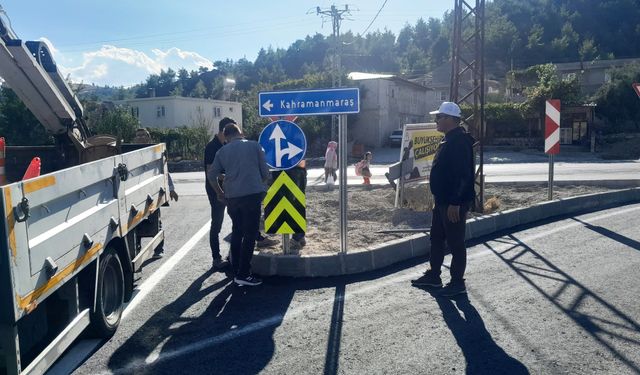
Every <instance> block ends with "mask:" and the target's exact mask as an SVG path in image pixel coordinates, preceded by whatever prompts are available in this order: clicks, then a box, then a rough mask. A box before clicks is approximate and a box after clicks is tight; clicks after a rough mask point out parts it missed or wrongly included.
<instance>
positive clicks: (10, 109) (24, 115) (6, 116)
mask: <svg viewBox="0 0 640 375" xmlns="http://www.w3.org/2000/svg"><path fill="white" fill-rule="evenodd" d="M0 137H4V138H5V141H6V142H7V144H8V145H20V146H37V145H48V144H52V143H53V137H51V135H49V134H47V132H46V130H45V128H44V127H43V126H42V125H41V124H40V122H39V121H38V120H37V119H36V117H35V116H34V115H33V114H32V113H31V111H30V110H29V109H28V108H27V107H26V106H25V105H24V103H22V101H21V100H20V99H19V98H18V96H17V95H16V94H15V93H14V92H13V90H11V89H10V88H8V87H6V86H2V88H0Z"/></svg>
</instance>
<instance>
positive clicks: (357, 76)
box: [347, 72, 394, 81]
mask: <svg viewBox="0 0 640 375" xmlns="http://www.w3.org/2000/svg"><path fill="white" fill-rule="evenodd" d="M392 77H394V75H393V74H378V73H363V72H351V73H349V75H348V76H347V78H349V79H350V80H352V81H361V80H364V79H379V78H392Z"/></svg>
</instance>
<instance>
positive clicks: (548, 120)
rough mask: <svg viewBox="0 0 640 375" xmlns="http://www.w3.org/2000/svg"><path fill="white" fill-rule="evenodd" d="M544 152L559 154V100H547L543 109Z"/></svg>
mask: <svg viewBox="0 0 640 375" xmlns="http://www.w3.org/2000/svg"><path fill="white" fill-rule="evenodd" d="M544 123H545V129H544V152H545V153H546V154H559V153H560V100H559V99H549V100H547V102H546V107H545V122H544Z"/></svg>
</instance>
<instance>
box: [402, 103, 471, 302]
mask: <svg viewBox="0 0 640 375" xmlns="http://www.w3.org/2000/svg"><path fill="white" fill-rule="evenodd" d="M431 114H432V115H436V125H437V129H438V131H440V132H443V133H445V136H444V138H443V139H442V141H441V142H440V145H439V146H438V149H437V151H436V155H435V157H434V159H433V165H432V166H431V174H430V175H429V185H430V187H431V193H432V194H433V196H434V198H435V208H434V209H433V220H432V224H431V259H430V260H429V263H430V266H431V268H430V269H429V270H427V272H425V274H424V275H423V276H422V277H420V278H419V279H417V280H413V281H412V284H413V285H419V286H430V287H442V280H441V279H440V268H441V267H442V262H443V261H444V255H445V254H444V251H445V241H446V243H447V245H448V248H449V250H450V251H451V256H452V259H451V268H450V273H451V282H450V283H449V284H447V286H446V287H444V288H443V289H442V291H441V292H440V294H441V295H443V296H454V295H457V294H463V293H466V288H465V284H464V270H465V267H466V265H467V249H466V248H465V244H464V237H465V226H466V218H467V212H468V211H469V209H470V207H471V204H472V203H473V200H474V199H475V191H474V174H475V173H474V169H475V161H474V155H473V144H474V143H475V141H474V139H473V138H472V137H471V136H470V135H469V134H468V133H467V132H466V130H465V129H464V128H463V127H461V126H460V117H461V113H460V107H458V105H457V104H455V103H451V102H444V103H442V105H440V108H439V109H438V110H437V111H433V112H431Z"/></svg>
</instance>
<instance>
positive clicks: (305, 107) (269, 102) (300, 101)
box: [258, 88, 360, 117]
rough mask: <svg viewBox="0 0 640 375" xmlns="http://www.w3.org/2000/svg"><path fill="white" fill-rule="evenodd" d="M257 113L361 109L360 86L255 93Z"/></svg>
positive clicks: (334, 112) (302, 113) (306, 113)
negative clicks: (256, 94)
mask: <svg viewBox="0 0 640 375" xmlns="http://www.w3.org/2000/svg"><path fill="white" fill-rule="evenodd" d="M258 105H259V110H260V116H262V117H269V116H288V115H294V116H312V115H339V114H347V113H359V112H360V90H359V89H357V88H339V89H327V90H306V91H268V92H261V93H259V94H258Z"/></svg>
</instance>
